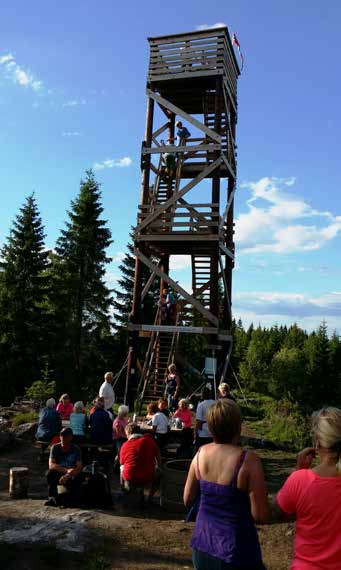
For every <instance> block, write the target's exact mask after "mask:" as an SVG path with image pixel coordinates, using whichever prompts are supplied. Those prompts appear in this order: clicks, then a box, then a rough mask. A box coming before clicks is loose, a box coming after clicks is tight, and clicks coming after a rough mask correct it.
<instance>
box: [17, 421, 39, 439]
mask: <svg viewBox="0 0 341 570" xmlns="http://www.w3.org/2000/svg"><path fill="white" fill-rule="evenodd" d="M37 427H38V424H37V423H36V422H33V423H32V422H31V423H27V424H21V425H20V426H18V427H15V428H13V429H12V433H14V435H15V437H18V438H20V439H28V440H33V439H34V437H35V434H36V431H37Z"/></svg>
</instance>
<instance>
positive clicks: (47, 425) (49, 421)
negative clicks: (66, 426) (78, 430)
mask: <svg viewBox="0 0 341 570" xmlns="http://www.w3.org/2000/svg"><path fill="white" fill-rule="evenodd" d="M61 428H62V421H61V419H60V415H59V414H58V412H57V410H56V401H55V399H54V398H49V399H48V400H47V401H46V407H45V408H42V409H41V410H40V412H39V420H38V429H37V433H36V438H37V439H38V440H39V441H46V443H50V441H51V440H52V439H53V438H54V437H56V436H57V435H58V434H59V432H60V430H61Z"/></svg>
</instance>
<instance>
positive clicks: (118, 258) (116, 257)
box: [111, 251, 126, 263]
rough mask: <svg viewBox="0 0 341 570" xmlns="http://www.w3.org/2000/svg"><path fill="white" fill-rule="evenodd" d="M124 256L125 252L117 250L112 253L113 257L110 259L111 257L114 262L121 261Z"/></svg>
mask: <svg viewBox="0 0 341 570" xmlns="http://www.w3.org/2000/svg"><path fill="white" fill-rule="evenodd" d="M125 256H126V254H125V253H124V251H118V252H117V253H115V254H114V255H113V257H112V258H111V259H112V261H114V262H116V263H121V261H123V259H124V258H125Z"/></svg>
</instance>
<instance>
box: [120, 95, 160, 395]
mask: <svg viewBox="0 0 341 570" xmlns="http://www.w3.org/2000/svg"><path fill="white" fill-rule="evenodd" d="M153 121H154V99H151V98H150V97H148V102H147V114H146V129H145V142H146V145H147V147H151V145H152V136H153ZM150 163H151V156H150V155H147V156H146V157H145V159H144V168H143V171H142V184H141V200H140V203H141V205H142V206H144V205H145V204H148V202H149V181H150ZM143 272H144V270H143V266H142V263H141V261H140V259H139V258H138V257H136V260H135V281H134V292H133V303H132V309H131V315H130V320H131V321H132V322H133V323H136V322H141V317H142V309H141V295H142V284H143ZM137 344H138V333H130V334H129V355H128V362H127V375H126V394H127V392H128V389H129V388H128V386H129V382H130V379H131V376H132V374H135V369H136V351H137ZM125 398H126V396H125Z"/></svg>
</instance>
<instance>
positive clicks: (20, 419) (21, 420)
mask: <svg viewBox="0 0 341 570" xmlns="http://www.w3.org/2000/svg"><path fill="white" fill-rule="evenodd" d="M38 416H39V414H38V413H37V412H23V413H19V414H16V415H15V416H13V419H12V424H13V426H14V427H18V426H21V425H22V424H28V423H33V422H37V421H38Z"/></svg>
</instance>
